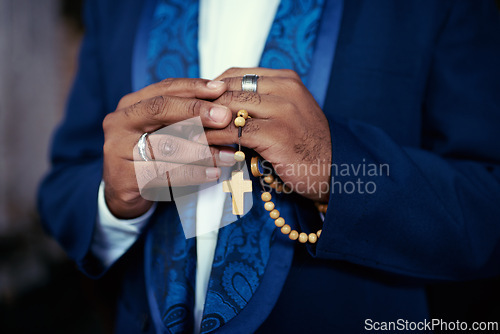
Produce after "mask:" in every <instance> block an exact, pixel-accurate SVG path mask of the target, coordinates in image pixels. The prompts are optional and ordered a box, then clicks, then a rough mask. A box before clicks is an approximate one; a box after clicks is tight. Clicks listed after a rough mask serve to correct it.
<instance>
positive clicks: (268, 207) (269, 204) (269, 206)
mask: <svg viewBox="0 0 500 334" xmlns="http://www.w3.org/2000/svg"><path fill="white" fill-rule="evenodd" d="M264 209H266V210H267V211H273V209H274V203H273V202H266V203H265V204H264Z"/></svg>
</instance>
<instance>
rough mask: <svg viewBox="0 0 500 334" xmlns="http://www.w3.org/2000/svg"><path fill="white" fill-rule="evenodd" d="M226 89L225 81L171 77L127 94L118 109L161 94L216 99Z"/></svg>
mask: <svg viewBox="0 0 500 334" xmlns="http://www.w3.org/2000/svg"><path fill="white" fill-rule="evenodd" d="M226 89H227V84H226V83H224V82H223V81H217V80H205V79H185V78H180V79H179V78H169V79H165V80H162V81H160V82H157V83H154V84H152V85H149V86H147V87H144V88H143V89H141V90H138V91H137V92H133V93H130V94H128V95H125V96H124V97H123V98H122V99H121V100H120V102H119V103H118V107H117V109H121V108H126V107H129V106H131V105H133V104H135V103H138V102H140V101H142V100H147V99H150V98H153V97H155V96H160V95H172V96H178V97H190V98H197V99H203V100H214V99H216V98H217V97H219V96H220V95H221V94H222V93H223V92H225V91H226Z"/></svg>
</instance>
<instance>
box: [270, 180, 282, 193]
mask: <svg viewBox="0 0 500 334" xmlns="http://www.w3.org/2000/svg"><path fill="white" fill-rule="evenodd" d="M269 186H270V187H271V188H273V189H276V191H277V192H279V190H278V189H279V187H280V186H281V184H280V183H279V182H278V180H274V181H273V182H271V183H270V184H269Z"/></svg>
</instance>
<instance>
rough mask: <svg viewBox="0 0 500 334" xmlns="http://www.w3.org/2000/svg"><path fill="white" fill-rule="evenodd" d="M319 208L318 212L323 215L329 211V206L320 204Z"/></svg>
mask: <svg viewBox="0 0 500 334" xmlns="http://www.w3.org/2000/svg"><path fill="white" fill-rule="evenodd" d="M316 207H317V208H318V211H319V212H321V213H326V210H328V204H318V205H316Z"/></svg>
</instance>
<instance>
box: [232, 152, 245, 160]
mask: <svg viewBox="0 0 500 334" xmlns="http://www.w3.org/2000/svg"><path fill="white" fill-rule="evenodd" d="M234 160H236V161H243V160H245V153H243V152H242V151H236V152H234Z"/></svg>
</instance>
